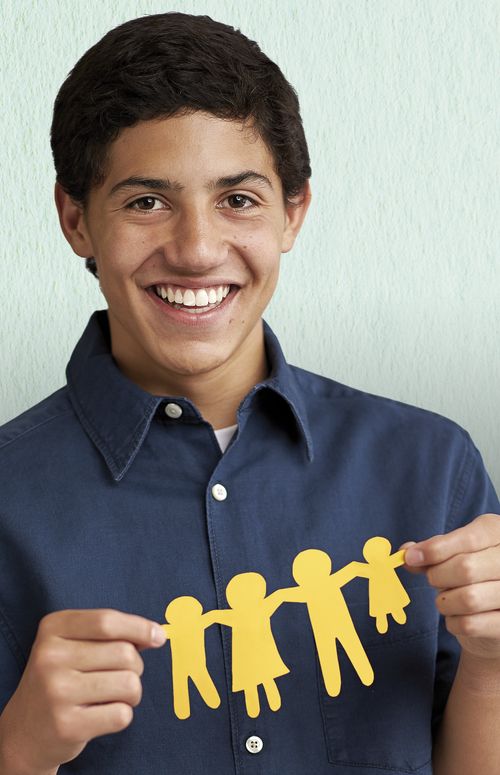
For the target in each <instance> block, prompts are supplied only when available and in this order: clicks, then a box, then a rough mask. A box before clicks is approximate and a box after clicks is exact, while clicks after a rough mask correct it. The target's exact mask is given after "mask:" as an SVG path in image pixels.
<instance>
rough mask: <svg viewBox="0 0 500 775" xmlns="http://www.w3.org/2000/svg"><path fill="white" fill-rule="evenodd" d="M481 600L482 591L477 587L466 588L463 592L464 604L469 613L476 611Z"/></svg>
mask: <svg viewBox="0 0 500 775" xmlns="http://www.w3.org/2000/svg"><path fill="white" fill-rule="evenodd" d="M480 599H481V594H480V591H479V590H478V588H477V587H475V586H473V585H472V586H469V587H465V589H464V590H463V592H462V603H463V605H464V607H465V608H466V610H467V611H474V610H476V608H477V606H478V604H479V602H480Z"/></svg>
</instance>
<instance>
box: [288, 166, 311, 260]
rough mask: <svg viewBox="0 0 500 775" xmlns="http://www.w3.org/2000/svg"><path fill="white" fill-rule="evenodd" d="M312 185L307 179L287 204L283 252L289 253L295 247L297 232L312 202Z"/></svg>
mask: <svg viewBox="0 0 500 775" xmlns="http://www.w3.org/2000/svg"><path fill="white" fill-rule="evenodd" d="M311 198H312V193H311V186H310V184H309V181H308V180H307V181H306V182H305V184H304V187H303V189H302V191H301V192H300V193H299V194H297V195H296V196H294V197H292V198H291V200H290V203H287V205H286V208H285V210H286V217H285V229H284V231H283V241H282V243H281V252H282V253H288V251H289V250H291V249H292V248H293V245H294V242H295V239H296V237H297V234H298V233H299V231H300V228H301V226H302V224H303V222H304V218H305V217H306V213H307V210H308V208H309V205H310V204H311Z"/></svg>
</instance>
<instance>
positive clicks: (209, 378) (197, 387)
mask: <svg viewBox="0 0 500 775" xmlns="http://www.w3.org/2000/svg"><path fill="white" fill-rule="evenodd" d="M113 333H114V332H113V324H111V340H112V348H111V349H112V352H113V356H114V358H115V360H116V362H117V364H118V366H119V368H120V370H121V371H122V372H123V373H124V374H125V375H126V376H127V377H128V378H129V379H130V380H132V382H135V384H136V385H138V386H139V387H141V388H142V389H143V390H145V391H146V392H148V393H151V394H152V395H158V396H184V397H186V398H188V399H189V400H190V401H192V403H193V404H194V405H195V406H196V408H197V409H198V411H199V412H200V414H201V415H202V417H203V418H204V419H205V420H207V422H209V423H210V424H211V425H212V427H213V428H215V429H216V430H217V429H218V428H225V427H227V426H228V425H234V424H235V423H236V413H237V410H238V407H239V405H240V403H241V402H242V400H243V399H244V397H245V396H246V395H247V393H248V392H249V391H250V390H251V389H252V388H253V387H254V385H256V384H257V383H259V382H261V381H262V380H263V379H265V378H266V377H267V375H268V370H269V368H268V364H267V359H266V352H265V345H264V330H263V326H262V322H261V323H260V324H259V325H258V326H256V327H255V329H254V330H253V331H252V332H251V333H250V335H249V336H248V337H247V339H246V340H245V341H244V342H242V343H241V345H240V346H239V347H238V348H237V350H236V351H235V352H234V353H233V354H232V355H231V356H230V357H229V358H228V359H227V360H225V361H224V362H223V363H221V364H218V365H217V366H215V367H214V368H213V369H208V370H206V371H203V372H198V373H178V372H172V371H168V370H166V369H162V368H161V366H160V365H159V364H151V361H150V360H148V361H147V362H146V363H145V362H144V359H142V358H141V357H140V355H139V353H136V354H135V355H136V356H137V357H131V349H130V347H127V348H122V347H121V346H120V337H119V336H116V337H115V336H113ZM145 367H146V368H145Z"/></svg>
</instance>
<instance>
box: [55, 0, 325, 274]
mask: <svg viewBox="0 0 500 775" xmlns="http://www.w3.org/2000/svg"><path fill="white" fill-rule="evenodd" d="M195 110H203V111H206V112H209V113H212V114H213V115H214V116H217V117H218V118H224V119H231V120H243V121H246V120H248V119H249V120H251V121H252V126H253V127H255V129H256V130H257V131H258V132H259V134H260V136H261V138H262V140H263V142H264V143H265V144H266V146H267V147H268V149H269V151H270V152H271V155H272V157H273V160H274V166H275V171H276V174H277V175H278V176H279V178H280V179H281V182H282V186H283V196H284V199H285V202H290V200H291V198H292V197H295V196H297V195H298V194H299V193H300V192H301V191H302V189H303V186H304V184H305V183H306V181H307V179H308V178H309V177H310V176H311V167H310V160H309V153H308V149H307V143H306V139H305V135H304V129H303V126H302V120H301V117H300V109H299V101H298V98H297V94H296V92H295V90H294V89H293V87H292V86H291V85H290V83H289V82H288V81H287V80H286V78H285V77H284V75H283V73H282V72H281V70H280V69H279V67H278V66H277V65H276V64H275V63H274V62H272V61H271V60H270V59H269V58H268V57H267V56H266V55H265V54H264V53H263V52H262V51H261V50H260V48H259V46H258V45H257V43H256V42H255V41H253V40H249V39H248V38H247V37H245V35H243V34H242V33H241V32H240V31H239V30H236V29H234V27H230V26H229V25H227V24H222V23H221V22H217V21H214V20H213V19H211V18H210V17H209V16H192V15H190V14H184V13H177V12H170V13H162V14H155V15H149V16H143V17H140V18H138V19H132V20H131V21H127V22H125V23H124V24H121V25H120V26H118V27H115V28H114V29H112V30H110V32H108V33H107V34H106V35H105V36H104V37H103V38H102V39H101V40H100V41H99V42H98V43H96V44H95V45H94V46H92V48H90V49H89V50H88V51H87V52H86V53H85V54H84V55H83V56H82V57H81V59H80V60H79V61H78V62H77V63H76V65H75V66H74V68H73V70H72V71H71V72H70V73H69V75H68V77H67V78H66V80H65V81H64V83H63V84H62V86H61V88H60V90H59V93H58V94H57V97H56V100H55V103H54V114H53V120H52V127H51V146H52V153H53V156H54V164H55V168H56V176H57V181H58V182H59V183H60V185H61V186H62V188H63V189H64V191H66V192H67V193H68V194H69V195H70V196H71V198H72V199H73V200H74V201H75V202H78V203H79V204H80V205H81V206H83V207H85V205H86V203H87V198H88V194H89V192H90V189H91V188H92V186H95V185H99V184H100V183H101V182H102V181H103V179H104V177H105V174H106V157H107V151H108V148H109V146H110V144H111V143H112V142H113V141H114V140H115V139H116V138H117V136H118V134H119V132H120V130H121V129H123V128H125V127H130V126H133V125H134V124H136V123H137V122H138V121H148V120H150V119H154V118H160V117H169V116H173V115H174V114H176V113H181V112H191V111H195ZM87 268H88V269H89V270H90V271H91V272H92V273H93V274H96V267H95V261H94V259H93V258H90V259H87Z"/></svg>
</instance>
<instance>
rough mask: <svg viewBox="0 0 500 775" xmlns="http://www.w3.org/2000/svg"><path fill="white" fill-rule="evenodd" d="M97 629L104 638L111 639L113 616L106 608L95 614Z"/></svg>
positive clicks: (113, 627)
mask: <svg viewBox="0 0 500 775" xmlns="http://www.w3.org/2000/svg"><path fill="white" fill-rule="evenodd" d="M96 616H97V627H98V629H99V633H100V635H101V636H102V637H104V638H112V637H113V635H114V632H115V615H114V612H113V611H112V610H110V609H108V608H103V609H102V610H100V611H98V612H97V614H96Z"/></svg>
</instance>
